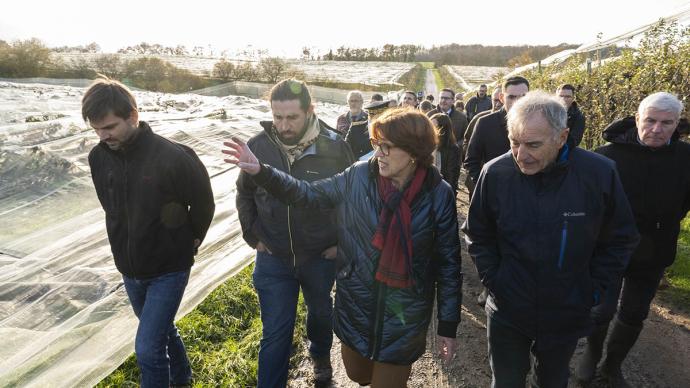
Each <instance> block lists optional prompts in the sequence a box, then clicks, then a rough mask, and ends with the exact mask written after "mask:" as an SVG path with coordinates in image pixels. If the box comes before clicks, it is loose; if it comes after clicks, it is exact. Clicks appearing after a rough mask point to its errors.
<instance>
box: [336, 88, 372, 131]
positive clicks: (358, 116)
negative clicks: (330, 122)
mask: <svg viewBox="0 0 690 388" xmlns="http://www.w3.org/2000/svg"><path fill="white" fill-rule="evenodd" d="M363 105H364V96H362V92H360V91H359V90H351V91H350V92H349V93H347V106H348V107H349V108H350V110H348V111H347V112H345V113H343V114H341V115H340V116H338V121H337V122H336V125H335V129H336V132H338V133H339V134H340V135H341V136H343V137H345V135H347V131H348V130H349V129H350V126H352V123H361V122H365V123H366V122H367V120H369V117H368V116H367V112H365V111H363V110H362V106H363Z"/></svg>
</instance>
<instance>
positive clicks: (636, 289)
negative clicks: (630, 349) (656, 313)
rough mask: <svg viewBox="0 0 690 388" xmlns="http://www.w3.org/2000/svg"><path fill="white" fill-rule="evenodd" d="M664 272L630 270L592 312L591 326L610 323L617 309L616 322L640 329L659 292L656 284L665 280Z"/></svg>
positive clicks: (607, 291)
mask: <svg viewBox="0 0 690 388" xmlns="http://www.w3.org/2000/svg"><path fill="white" fill-rule="evenodd" d="M664 269H665V268H663V267H661V268H644V269H638V268H635V267H634V266H633V267H629V268H628V270H627V271H626V272H625V274H624V275H623V277H622V278H620V279H617V280H616V281H615V282H614V283H613V284H611V286H610V287H609V289H608V290H606V294H605V295H604V298H603V300H602V301H601V303H600V304H599V305H598V306H596V307H594V308H593V309H592V319H593V320H594V322H595V323H596V324H597V325H603V324H606V323H608V322H610V321H611V319H613V316H614V315H615V314H616V310H617V309H618V319H619V320H620V321H621V322H623V323H625V324H627V325H630V326H634V327H640V326H642V322H644V320H645V319H647V315H649V307H650V305H651V303H652V299H654V295H656V290H657V288H659V281H660V280H661V277H662V276H664ZM621 288H622V290H621ZM619 296H620V307H619V302H618V301H619Z"/></svg>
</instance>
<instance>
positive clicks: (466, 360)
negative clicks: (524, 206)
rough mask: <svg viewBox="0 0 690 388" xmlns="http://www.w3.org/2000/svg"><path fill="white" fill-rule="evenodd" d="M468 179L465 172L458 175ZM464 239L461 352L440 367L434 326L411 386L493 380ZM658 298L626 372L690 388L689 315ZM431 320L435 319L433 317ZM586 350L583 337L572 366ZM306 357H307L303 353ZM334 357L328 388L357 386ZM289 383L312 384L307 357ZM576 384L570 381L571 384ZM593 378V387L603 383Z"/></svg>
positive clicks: (463, 201)
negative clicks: (332, 376)
mask: <svg viewBox="0 0 690 388" xmlns="http://www.w3.org/2000/svg"><path fill="white" fill-rule="evenodd" d="M460 179H461V180H460V181H461V182H462V181H463V180H464V174H463V176H461V178H460ZM462 189H463V191H461V192H460V193H459V194H458V218H459V220H460V222H462V221H464V218H465V215H466V214H467V208H468V205H469V203H468V199H467V192H466V191H465V189H464V187H463V188H462ZM466 249H467V247H466V246H465V243H464V241H463V252H462V260H463V264H462V267H463V272H464V274H465V277H464V283H463V307H462V322H461V324H460V327H459V329H458V339H459V351H458V354H457V355H456V357H455V359H454V360H453V361H452V362H451V363H450V365H442V361H440V360H439V359H438V358H436V357H435V356H434V355H433V354H434V353H435V352H434V350H435V347H434V345H435V344H434V334H435V327H433V325H432V327H430V329H429V335H428V336H427V352H426V353H425V354H424V355H423V356H422V358H420V359H419V360H418V361H417V362H415V363H414V365H413V368H412V376H411V377H410V381H409V384H408V386H409V387H411V388H436V387H438V388H446V387H448V388H449V387H488V386H490V384H491V370H490V368H489V360H488V357H487V345H486V316H485V313H484V310H483V309H482V308H480V307H479V306H478V305H477V303H476V300H477V295H478V294H479V292H480V291H481V287H480V283H479V280H478V278H477V272H476V269H475V268H474V266H473V264H472V260H471V259H470V258H469V256H468V255H467V251H466ZM658 303H659V302H658V300H655V302H654V305H653V307H652V311H651V313H650V316H649V318H648V319H647V321H646V323H645V328H644V330H643V331H642V334H641V335H640V339H639V340H638V342H637V344H636V345H635V347H634V348H633V349H632V351H631V353H630V355H629V356H628V359H627V360H626V362H625V364H624V367H623V373H624V374H625V376H626V378H627V379H628V381H629V382H630V384H631V385H632V386H633V387H669V388H670V387H673V388H676V387H690V318H689V317H688V316H687V315H684V314H681V313H676V312H674V311H672V310H669V309H668V308H667V307H664V306H661V305H659V304H658ZM432 321H433V320H432ZM583 351H584V339H583V340H581V341H580V343H579V345H578V348H577V350H576V351H575V356H574V357H573V360H572V361H571V368H572V367H573V366H574V365H576V363H577V360H578V359H579V358H580V357H581V355H582V353H583ZM305 359H308V357H305ZM331 359H332V361H333V366H334V379H333V383H332V384H331V385H329V387H342V388H357V387H359V385H358V384H356V383H353V382H351V381H350V380H349V379H348V378H347V375H346V374H345V369H344V367H343V364H342V360H341V358H340V342H338V341H337V338H336V342H335V343H334V345H333V349H332V351H331ZM292 375H293V376H292V377H291V381H290V383H289V384H288V385H289V386H290V387H293V388H305V387H312V386H313V383H312V382H311V381H312V372H311V365H310V363H309V361H308V360H307V361H305V362H303V363H302V365H300V366H299V368H298V369H297V370H295V371H293V373H292ZM577 386H578V385H577V384H575V383H574V382H572V381H571V383H570V384H569V387H577ZM605 386H606V385H605V384H603V383H602V382H601V381H595V383H594V384H593V385H592V387H595V388H599V387H605Z"/></svg>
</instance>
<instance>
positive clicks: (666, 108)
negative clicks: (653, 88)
mask: <svg viewBox="0 0 690 388" xmlns="http://www.w3.org/2000/svg"><path fill="white" fill-rule="evenodd" d="M649 108H654V109H657V110H660V111H662V112H671V113H674V114H675V115H676V116H677V118H679V117H680V113H681V112H682V111H683V103H682V102H680V100H679V99H678V97H676V96H674V95H673V94H671V93H667V92H656V93H654V94H650V95H649V96H647V97H645V99H644V100H642V102H640V107H639V108H637V113H638V114H639V115H640V116H641V115H643V114H644V113H645V111H646V110H647V109H649Z"/></svg>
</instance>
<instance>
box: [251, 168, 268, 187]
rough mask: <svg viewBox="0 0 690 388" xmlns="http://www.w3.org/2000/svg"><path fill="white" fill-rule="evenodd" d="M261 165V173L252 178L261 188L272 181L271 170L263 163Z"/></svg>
mask: <svg viewBox="0 0 690 388" xmlns="http://www.w3.org/2000/svg"><path fill="white" fill-rule="evenodd" d="M259 165H260V166H261V168H260V169H259V172H258V173H257V174H256V175H254V176H251V178H252V180H253V181H254V183H256V184H257V185H259V186H263V185H264V184H266V182H268V180H269V179H270V177H271V170H270V169H269V168H268V167H267V166H266V165H265V164H263V163H260V164H259Z"/></svg>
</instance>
